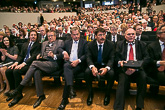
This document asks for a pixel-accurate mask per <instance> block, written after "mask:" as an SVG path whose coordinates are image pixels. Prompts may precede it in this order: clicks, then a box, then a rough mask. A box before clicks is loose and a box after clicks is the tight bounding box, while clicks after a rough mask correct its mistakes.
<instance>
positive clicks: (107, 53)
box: [85, 28, 114, 106]
mask: <svg viewBox="0 0 165 110" xmlns="http://www.w3.org/2000/svg"><path fill="white" fill-rule="evenodd" d="M95 38H96V39H95V40H94V41H92V42H90V43H89V44H88V46H87V56H86V57H87V64H88V68H87V69H86V72H85V80H86V83H87V86H88V89H89V95H88V98H87V105H88V106H89V105H91V104H92V101H93V89H92V80H93V78H94V77H96V76H97V78H99V77H105V78H106V80H107V88H106V92H105V98H104V105H105V106H106V105H108V104H109V102H110V91H111V88H112V86H113V82H114V71H113V62H114V44H113V43H112V42H110V41H109V40H106V31H105V30H104V29H103V28H98V29H97V30H96V31H95Z"/></svg>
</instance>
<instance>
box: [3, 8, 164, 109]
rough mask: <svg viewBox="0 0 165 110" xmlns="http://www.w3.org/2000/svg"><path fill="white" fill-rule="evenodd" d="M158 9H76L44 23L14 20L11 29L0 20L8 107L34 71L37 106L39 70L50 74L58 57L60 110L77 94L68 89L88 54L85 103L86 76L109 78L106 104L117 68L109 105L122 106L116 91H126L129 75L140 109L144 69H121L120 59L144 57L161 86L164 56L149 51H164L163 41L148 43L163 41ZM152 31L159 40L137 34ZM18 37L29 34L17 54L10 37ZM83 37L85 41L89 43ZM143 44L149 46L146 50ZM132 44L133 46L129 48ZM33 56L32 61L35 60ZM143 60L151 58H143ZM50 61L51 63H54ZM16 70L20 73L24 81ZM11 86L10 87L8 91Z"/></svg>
mask: <svg viewBox="0 0 165 110" xmlns="http://www.w3.org/2000/svg"><path fill="white" fill-rule="evenodd" d="M160 13H161V14H160ZM160 13H159V14H158V15H156V14H154V12H152V13H151V16H150V17H149V16H148V15H147V14H141V12H140V11H137V14H134V13H126V12H124V13H123V12H117V13H115V12H113V13H110V12H109V13H97V14H96V13H92V14H89V15H85V14H79V15H78V16H64V17H63V18H59V19H53V20H51V21H50V22H49V23H48V22H47V21H46V20H44V22H43V24H34V25H31V23H28V24H27V25H26V24H23V23H22V22H19V23H18V25H16V24H13V25H12V29H9V27H8V26H6V25H4V28H3V29H2V30H1V33H0V36H1V37H0V41H1V44H2V45H1V48H2V49H1V50H0V51H1V60H2V62H3V63H8V62H10V61H12V62H13V63H12V64H10V65H7V66H3V69H1V71H0V73H1V74H2V75H1V74H0V86H1V88H0V91H1V92H2V91H3V90H4V83H3V79H4V80H6V85H7V87H6V90H5V93H4V95H6V96H8V98H7V99H6V100H7V101H9V100H12V101H11V102H10V103H9V107H11V106H13V105H15V104H17V103H18V102H19V101H20V100H21V99H22V98H23V95H22V90H23V88H24V86H25V85H27V84H28V83H30V81H31V78H32V77H33V76H35V78H36V79H35V80H36V83H35V86H36V90H37V96H38V97H39V98H38V100H37V101H36V102H35V103H34V105H33V107H34V108H36V107H37V106H39V105H40V104H41V102H42V101H43V100H44V99H45V95H44V92H43V87H42V83H41V77H42V74H43V73H44V74H46V75H49V74H50V73H51V72H55V71H57V70H59V68H60V67H61V60H63V59H64V60H65V63H64V77H65V79H66V82H65V87H64V92H63V99H62V102H61V104H60V106H59V107H58V109H59V110H63V109H64V108H65V106H66V105H67V104H68V103H69V101H68V97H70V98H74V97H76V92H75V91H74V88H73V76H74V75H75V74H77V72H79V71H80V70H81V69H82V68H81V64H84V63H86V62H85V61H86V59H87V66H88V67H87V69H86V71H84V72H85V80H86V82H87V83H88V89H89V95H88V98H87V105H91V104H92V103H93V95H94V93H93V89H92V85H91V81H92V78H93V77H96V76H97V77H98V75H100V76H104V77H106V78H109V79H110V80H109V79H108V84H107V91H106V93H105V98H104V105H105V106H106V105H108V104H109V102H110V92H111V88H112V86H113V81H114V80H115V79H114V77H115V76H114V73H115V72H116V71H117V72H119V74H118V77H119V82H122V83H119V86H118V88H117V94H116V97H117V98H116V100H115V104H114V109H115V110H118V109H119V110H120V109H121V110H123V109H124V98H125V96H124V92H122V94H121V91H125V89H126V88H124V87H125V86H126V85H125V84H126V83H128V81H129V79H131V78H132V77H133V78H134V79H135V80H136V81H137V84H138V85H140V86H138V93H137V103H136V104H137V108H136V109H137V110H141V109H142V108H144V96H145V95H144V94H145V92H146V91H145V90H146V76H147V74H146V73H145V71H144V70H143V69H132V68H128V69H126V70H123V69H122V67H123V63H126V61H129V60H135V61H139V60H144V61H146V62H147V64H149V65H150V64H152V65H154V66H155V68H158V70H157V69H156V70H157V71H156V70H154V71H155V72H156V73H158V74H156V75H157V76H156V77H155V75H150V77H153V78H154V79H156V80H158V82H160V84H163V85H165V83H164V81H163V78H164V77H165V76H164V75H163V73H164V69H162V67H164V65H165V64H164V61H161V60H164V59H163V58H161V57H160V58H157V57H156V56H158V55H155V54H154V53H158V52H155V51H156V50H159V51H160V52H159V53H161V52H162V53H163V49H164V45H161V48H160V46H159V47H157V48H155V44H153V43H155V42H156V43H160V44H163V43H164V42H165V41H164V36H165V35H164V32H165V19H164V18H165V17H164V15H163V14H164V12H163V11H160ZM153 30H155V31H157V37H158V38H159V40H155V41H151V40H150V37H149V36H147V35H143V34H142V33H143V32H145V31H146V32H148V31H150V32H151V31H153ZM155 36H156V34H155ZM18 39H19V40H23V39H28V40H26V41H25V43H24V44H23V46H22V45H21V47H22V48H19V47H18V48H19V51H20V53H19V54H18V51H17V50H18V49H17V47H16V46H13V45H12V42H15V43H17V40H18ZM81 39H83V40H81ZM155 39H156V37H155ZM86 41H88V44H87V42H86ZM146 41H151V42H153V43H151V44H146V43H148V42H146ZM6 42H7V43H6ZM128 44H130V45H128ZM134 44H135V45H134ZM41 45H42V48H41ZM79 45H81V46H79ZM87 45H88V47H87ZM147 45H149V46H148V47H149V48H148V52H147ZM17 46H18V45H17ZM126 46H127V47H126ZM57 47H58V48H57ZM80 47H81V48H80ZM14 48H15V49H14ZM127 48H128V49H127ZM136 48H137V49H138V51H133V50H135V49H136ZM13 50H14V51H13ZM75 50H76V51H75ZM108 50H110V51H108ZM127 50H128V51H127ZM105 51H106V52H107V53H108V55H107V53H106V52H105ZM136 52H137V53H136ZM129 53H130V54H131V55H130V54H129ZM159 56H161V54H160V55H159ZM162 56H163V55H162ZM7 59H10V60H9V61H8V60H7ZM36 59H37V61H35V60H36ZM148 59H151V60H150V61H148ZM6 60H7V61H6ZM41 62H42V63H43V64H44V65H43V64H42V63H41ZM1 65H2V64H1ZM52 65H55V67H53V66H52ZM84 70H85V69H84ZM67 72H68V73H69V74H70V76H68V75H69V74H67ZM149 72H152V71H149ZM21 75H25V77H24V79H23V80H22V77H21ZM2 76H3V77H2ZM13 89H14V91H10V90H13ZM120 97H122V100H120V99H119V98H120Z"/></svg>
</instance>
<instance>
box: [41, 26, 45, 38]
mask: <svg viewBox="0 0 165 110" xmlns="http://www.w3.org/2000/svg"><path fill="white" fill-rule="evenodd" d="M40 34H41V35H42V36H44V35H45V34H46V31H45V28H44V27H40Z"/></svg>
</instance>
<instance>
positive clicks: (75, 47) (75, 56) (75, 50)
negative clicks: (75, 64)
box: [73, 41, 78, 61]
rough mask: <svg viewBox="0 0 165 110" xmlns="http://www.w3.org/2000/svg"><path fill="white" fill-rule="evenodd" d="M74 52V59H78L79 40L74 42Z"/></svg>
mask: <svg viewBox="0 0 165 110" xmlns="http://www.w3.org/2000/svg"><path fill="white" fill-rule="evenodd" d="M74 44H75V45H74V47H73V48H74V54H73V61H75V60H77V49H78V46H77V41H75V42H74Z"/></svg>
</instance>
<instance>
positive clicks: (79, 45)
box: [77, 39, 82, 57]
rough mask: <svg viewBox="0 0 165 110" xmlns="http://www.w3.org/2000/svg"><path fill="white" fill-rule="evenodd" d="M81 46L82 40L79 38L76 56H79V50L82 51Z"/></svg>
mask: <svg viewBox="0 0 165 110" xmlns="http://www.w3.org/2000/svg"><path fill="white" fill-rule="evenodd" d="M81 47H82V40H81V39H80V40H79V43H78V50H77V52H78V57H79V54H80V51H82V50H81Z"/></svg>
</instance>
